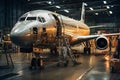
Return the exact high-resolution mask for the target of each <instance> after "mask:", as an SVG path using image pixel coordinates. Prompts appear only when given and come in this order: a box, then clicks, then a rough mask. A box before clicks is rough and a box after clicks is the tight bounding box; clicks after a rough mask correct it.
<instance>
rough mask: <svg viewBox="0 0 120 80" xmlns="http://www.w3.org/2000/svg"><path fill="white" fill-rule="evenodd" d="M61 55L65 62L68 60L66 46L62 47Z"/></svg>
mask: <svg viewBox="0 0 120 80" xmlns="http://www.w3.org/2000/svg"><path fill="white" fill-rule="evenodd" d="M62 54H63V57H64V59H65V60H68V49H67V47H66V46H63V47H62Z"/></svg>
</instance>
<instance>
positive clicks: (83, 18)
mask: <svg viewBox="0 0 120 80" xmlns="http://www.w3.org/2000/svg"><path fill="white" fill-rule="evenodd" d="M80 21H82V22H84V21H85V3H84V2H83V3H82V10H81V20H80Z"/></svg>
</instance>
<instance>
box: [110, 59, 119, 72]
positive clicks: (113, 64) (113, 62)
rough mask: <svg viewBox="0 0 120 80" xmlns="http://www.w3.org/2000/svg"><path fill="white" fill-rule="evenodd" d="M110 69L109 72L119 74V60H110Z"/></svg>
mask: <svg viewBox="0 0 120 80" xmlns="http://www.w3.org/2000/svg"><path fill="white" fill-rule="evenodd" d="M110 68H111V72H112V73H114V72H120V60H119V59H117V58H112V59H111V60H110Z"/></svg>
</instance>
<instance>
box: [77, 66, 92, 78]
mask: <svg viewBox="0 0 120 80" xmlns="http://www.w3.org/2000/svg"><path fill="white" fill-rule="evenodd" d="M93 67H94V66H92V67H90V68H89V69H88V70H86V71H85V72H84V73H83V74H82V75H81V76H80V77H78V78H77V79H76V80H82V78H83V77H84V76H85V75H86V74H87V73H88V72H89V71H90V70H92V69H93Z"/></svg>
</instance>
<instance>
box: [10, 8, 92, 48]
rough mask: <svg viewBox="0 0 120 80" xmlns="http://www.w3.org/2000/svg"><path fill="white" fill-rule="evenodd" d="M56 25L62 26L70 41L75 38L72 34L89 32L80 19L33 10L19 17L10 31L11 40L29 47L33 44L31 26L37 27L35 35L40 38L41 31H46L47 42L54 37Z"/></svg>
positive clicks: (86, 33) (79, 34)
mask: <svg viewBox="0 0 120 80" xmlns="http://www.w3.org/2000/svg"><path fill="white" fill-rule="evenodd" d="M58 25H59V26H61V27H62V34H63V33H64V34H65V35H67V36H69V37H70V38H69V39H71V40H70V41H71V42H73V41H75V40H76V38H75V36H74V35H78V36H85V35H89V34H90V29H89V27H88V26H87V25H86V24H84V23H83V22H81V21H77V20H74V19H71V18H68V17H65V16H63V15H60V14H57V13H54V12H50V11H45V10H34V11H30V12H27V13H25V14H24V15H23V16H21V17H20V19H19V20H18V22H17V23H16V24H15V26H14V27H13V29H12V31H11V34H10V35H11V40H12V42H13V43H15V44H17V45H18V46H20V47H30V46H32V44H33V33H34V31H33V28H37V34H38V36H37V37H39V39H40V40H42V39H43V37H41V36H42V33H47V37H48V40H47V41H48V42H49V38H52V39H53V38H55V37H56V33H57V27H58ZM68 34H69V35H68Z"/></svg>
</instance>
